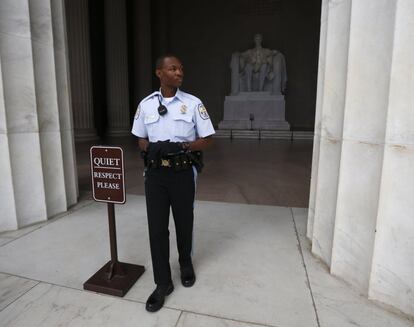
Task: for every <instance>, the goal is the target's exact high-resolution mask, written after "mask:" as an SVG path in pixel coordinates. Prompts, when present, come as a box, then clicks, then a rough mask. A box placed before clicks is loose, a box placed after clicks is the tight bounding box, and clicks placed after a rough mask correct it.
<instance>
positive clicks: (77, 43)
mask: <svg viewBox="0 0 414 327" xmlns="http://www.w3.org/2000/svg"><path fill="white" fill-rule="evenodd" d="M88 15H89V8H88V0H70V1H66V22H67V33H68V44H69V47H68V48H69V60H70V65H69V66H70V81H71V83H70V85H71V95H72V108H73V120H74V127H75V139H76V140H77V141H86V140H94V139H97V138H98V137H97V134H96V129H95V127H94V113H93V97H92V73H91V52H90V34H89V16H88Z"/></svg>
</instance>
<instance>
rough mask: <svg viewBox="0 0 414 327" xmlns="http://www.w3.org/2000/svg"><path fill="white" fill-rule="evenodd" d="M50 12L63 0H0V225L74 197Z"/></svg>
mask: <svg viewBox="0 0 414 327" xmlns="http://www.w3.org/2000/svg"><path fill="white" fill-rule="evenodd" d="M52 4H53V6H54V9H52ZM54 15H57V17H60V18H63V17H64V13H63V8H62V0H38V1H29V0H4V1H0V149H1V154H2V155H1V158H0V168H1V170H2V172H3V173H4V176H3V179H2V183H0V207H1V209H2V210H1V211H2V212H1V215H0V232H2V231H5V230H12V229H16V228H19V227H24V226H27V225H30V224H34V223H38V222H41V221H45V220H46V219H47V218H49V217H52V216H54V215H56V214H58V213H61V212H64V211H66V210H67V208H68V205H70V204H74V203H76V201H77V196H75V198H74V199H72V201H73V202H72V203H69V202H68V198H69V196H68V193H69V192H67V190H69V188H68V187H67V186H66V185H65V184H66V182H68V183H69V185H71V181H67V180H66V179H67V178H66V177H68V178H69V176H76V175H75V172H74V171H75V170H76V168H75V165H74V164H73V159H74V154H73V147H72V148H65V144H64V143H63V137H61V135H62V133H61V132H62V130H61V121H63V120H64V118H63V117H65V116H70V111H71V108H70V105H69V104H68V103H67V105H66V106H63V105H62V106H61V100H60V99H61V97H62V96H63V97H64V96H65V94H67V93H68V90H67V88H66V87H65V86H64V85H63V84H62V85H61V84H59V83H58V79H59V78H61V79H66V80H67V79H68V76H67V72H66V71H65V69H64V67H61V66H60V64H61V62H58V61H57V60H56V57H55V53H56V52H55V50H56V49H55V40H58V39H60V40H62V44H63V43H65V42H66V41H65V40H64V35H63V34H64V25H62V28H61V30H60V31H61V32H62V34H60V32H58V30H57V29H54V27H53V24H54V23H53V21H54V20H55V18H54V17H53V16H54ZM62 44H61V46H62ZM61 56H64V57H65V59H64V60H63V62H66V56H67V55H66V54H65V53H63V52H62V53H61ZM61 59H62V58H61ZM58 76H59V77H58ZM59 87H62V89H59ZM67 100H68V98H67ZM68 136H69V137H71V139H72V140H73V134H71V135H68ZM70 151H72V154H69V152H70ZM65 152H66V154H67V157H65V155H64V153H65ZM68 157H70V158H69V159H68ZM67 161H72V166H71V165H70V164H71V163H70V162H69V164H67ZM68 167H71V168H68ZM70 169H71V170H72V171H69V170H70ZM70 178H71V177H70ZM75 183H76V181H75ZM72 191H73V190H72ZM72 191H71V192H72ZM76 193H77V189H76V190H75V194H76Z"/></svg>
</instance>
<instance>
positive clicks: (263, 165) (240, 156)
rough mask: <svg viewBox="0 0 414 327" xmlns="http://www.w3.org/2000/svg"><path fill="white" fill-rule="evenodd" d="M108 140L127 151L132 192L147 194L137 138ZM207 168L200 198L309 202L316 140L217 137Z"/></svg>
mask: <svg viewBox="0 0 414 327" xmlns="http://www.w3.org/2000/svg"><path fill="white" fill-rule="evenodd" d="M93 144H94V143H88V142H85V143H78V144H77V145H76V155H77V162H78V175H79V188H80V192H81V197H82V198H83V199H88V198H90V197H91V193H90V189H91V186H90V169H89V166H90V162H89V148H90V146H91V145H93ZM105 144H107V145H120V146H122V148H123V150H124V158H125V171H126V189H127V193H130V194H137V195H143V194H144V186H143V182H142V170H143V163H142V160H141V159H140V157H139V152H138V150H137V146H136V139H135V137H122V138H112V139H108V140H106V141H105ZM204 158H205V169H204V171H203V173H202V174H200V175H199V183H198V187H197V199H199V200H207V201H219V202H232V203H246V204H263V205H276V206H286V207H302V208H305V207H307V206H308V201H309V188H310V174H311V164H312V141H295V142H290V141H287V140H261V141H258V140H242V139H235V140H229V139H220V138H215V140H214V144H213V146H212V147H211V148H209V149H207V150H206V151H205V155H204Z"/></svg>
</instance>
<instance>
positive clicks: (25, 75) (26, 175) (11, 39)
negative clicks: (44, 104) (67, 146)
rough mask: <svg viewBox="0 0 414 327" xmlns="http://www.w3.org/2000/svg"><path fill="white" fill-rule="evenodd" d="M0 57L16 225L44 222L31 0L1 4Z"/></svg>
mask: <svg viewBox="0 0 414 327" xmlns="http://www.w3.org/2000/svg"><path fill="white" fill-rule="evenodd" d="M0 22H1V24H0V57H1V65H2V73H3V74H2V79H3V91H4V100H5V101H4V104H5V109H6V124H7V134H8V140H9V151H10V152H9V155H10V165H11V172H12V179H13V188H12V189H10V190H9V191H10V192H14V199H15V210H16V217H15V218H14V219H15V220H16V222H17V225H18V226H19V227H20V226H24V225H29V224H32V223H35V222H38V221H43V220H46V218H47V210H46V199H45V189H44V179H43V167H42V160H41V158H42V153H41V149H40V138H39V125H38V119H37V118H38V117H37V111H36V110H37V104H36V92H35V80H34V70H33V52H32V42H31V36H32V35H31V31H30V13H29V3H28V0H3V1H1V2H0Z"/></svg>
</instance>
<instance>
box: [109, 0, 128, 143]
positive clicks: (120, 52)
mask: <svg viewBox="0 0 414 327" xmlns="http://www.w3.org/2000/svg"><path fill="white" fill-rule="evenodd" d="M105 48H106V51H105V54H106V94H107V112H108V131H107V134H108V135H110V136H122V135H130V130H131V128H130V122H129V90H128V52H127V26H126V3H125V0H117V1H113V0H105Z"/></svg>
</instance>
